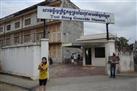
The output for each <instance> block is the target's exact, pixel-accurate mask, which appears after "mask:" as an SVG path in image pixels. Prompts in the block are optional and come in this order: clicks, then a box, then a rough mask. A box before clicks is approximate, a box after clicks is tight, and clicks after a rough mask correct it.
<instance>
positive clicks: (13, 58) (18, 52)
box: [0, 40, 48, 79]
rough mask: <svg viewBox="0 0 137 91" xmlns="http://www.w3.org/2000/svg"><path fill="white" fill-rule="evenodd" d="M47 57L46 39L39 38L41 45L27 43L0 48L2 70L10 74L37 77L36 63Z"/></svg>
mask: <svg viewBox="0 0 137 91" xmlns="http://www.w3.org/2000/svg"><path fill="white" fill-rule="evenodd" d="M44 56H45V57H47V58H48V41H47V40H41V45H37V44H27V45H18V46H12V47H11V46H10V47H4V48H2V49H0V61H1V66H2V71H3V72H6V73H10V74H15V75H20V76H26V77H30V78H32V79H37V78H38V76H39V74H38V65H39V63H40V62H41V58H42V57H44Z"/></svg>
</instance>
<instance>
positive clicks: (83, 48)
mask: <svg viewBox="0 0 137 91" xmlns="http://www.w3.org/2000/svg"><path fill="white" fill-rule="evenodd" d="M82 51H83V52H82V53H83V66H85V65H86V60H85V47H82Z"/></svg>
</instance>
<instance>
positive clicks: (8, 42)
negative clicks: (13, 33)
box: [6, 36, 10, 45]
mask: <svg viewBox="0 0 137 91" xmlns="http://www.w3.org/2000/svg"><path fill="white" fill-rule="evenodd" d="M6 45H10V36H7V37H6Z"/></svg>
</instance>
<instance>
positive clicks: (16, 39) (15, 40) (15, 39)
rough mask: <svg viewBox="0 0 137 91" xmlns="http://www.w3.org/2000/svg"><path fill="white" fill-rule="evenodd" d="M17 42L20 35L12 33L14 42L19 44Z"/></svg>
mask: <svg viewBox="0 0 137 91" xmlns="http://www.w3.org/2000/svg"><path fill="white" fill-rule="evenodd" d="M19 43H20V36H19V34H18V33H17V34H15V35H14V44H19Z"/></svg>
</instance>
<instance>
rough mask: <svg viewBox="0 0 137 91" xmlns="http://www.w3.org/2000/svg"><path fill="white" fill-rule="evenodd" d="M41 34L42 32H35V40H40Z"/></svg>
mask: <svg viewBox="0 0 137 91" xmlns="http://www.w3.org/2000/svg"><path fill="white" fill-rule="evenodd" d="M42 36H43V32H39V33H36V41H40V39H41V38H42Z"/></svg>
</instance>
